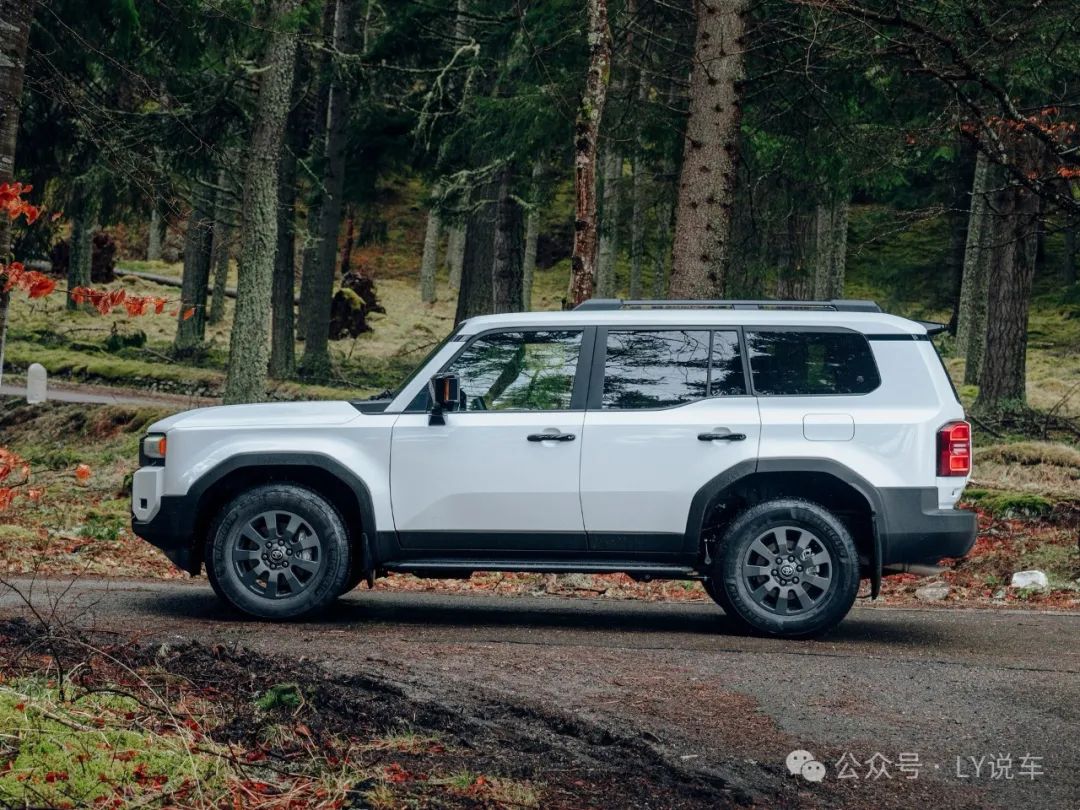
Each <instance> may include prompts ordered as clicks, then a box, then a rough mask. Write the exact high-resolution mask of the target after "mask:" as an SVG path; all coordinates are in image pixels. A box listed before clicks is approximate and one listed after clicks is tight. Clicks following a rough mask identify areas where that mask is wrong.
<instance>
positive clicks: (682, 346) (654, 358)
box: [602, 330, 745, 409]
mask: <svg viewBox="0 0 1080 810" xmlns="http://www.w3.org/2000/svg"><path fill="white" fill-rule="evenodd" d="M710 339H711V340H712V357H713V362H712V365H711V366H710V363H709V351H710V349H709V347H710ZM710 372H711V373H710ZM742 393H745V390H744V385H743V372H742V363H741V360H740V357H739V340H738V335H737V334H736V333H735V332H716V333H710V332H709V331H708V330H670V331H634V332H625V331H617V330H612V331H609V332H608V336H607V359H606V361H605V364H604V393H603V399H602V407H604V408H608V409H612V408H627V409H629V408H670V407H673V406H676V405H683V404H685V403H687V402H695V401H697V400H699V399H703V398H705V397H708V396H717V395H720V394H742Z"/></svg>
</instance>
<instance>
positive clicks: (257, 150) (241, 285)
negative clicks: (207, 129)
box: [225, 0, 300, 403]
mask: <svg viewBox="0 0 1080 810" xmlns="http://www.w3.org/2000/svg"><path fill="white" fill-rule="evenodd" d="M299 4H300V0H270V2H269V3H268V5H267V14H266V24H267V27H268V28H269V30H270V34H269V40H268V42H267V45H266V52H265V54H264V55H263V58H262V60H261V62H260V71H259V93H258V101H257V102H256V106H255V116H254V120H253V122H252V131H251V141H250V145H249V147H248V155H247V161H246V163H247V165H246V168H245V171H244V200H243V209H242V221H241V222H242V224H241V228H242V234H243V236H242V239H241V247H240V261H239V263H238V266H237V291H236V315H235V317H234V318H233V327H232V335H231V339H230V342H229V370H228V376H227V378H226V381H225V402H226V403H236V402H257V401H259V400H261V399H262V398H263V397H264V396H265V394H266V372H267V360H268V359H269V355H270V345H269V340H268V338H269V321H270V294H271V285H272V282H273V273H274V255H275V253H276V250H277V225H278V215H277V198H278V161H279V160H280V158H281V145H282V140H283V137H284V130H285V119H286V116H287V115H288V112H289V98H290V96H291V91H292V83H293V72H294V66H295V61H296V60H295V55H296V34H295V32H294V31H293V29H292V25H291V23H292V21H291V20H289V19H288V18H289V15H290V14H291V13H292V12H293V11H294V10H295V9H296V8H297V7H298V6H299Z"/></svg>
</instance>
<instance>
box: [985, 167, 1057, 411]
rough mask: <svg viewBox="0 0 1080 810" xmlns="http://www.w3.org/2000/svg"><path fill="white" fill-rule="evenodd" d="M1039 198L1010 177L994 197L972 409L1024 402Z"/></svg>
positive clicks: (995, 408)
mask: <svg viewBox="0 0 1080 810" xmlns="http://www.w3.org/2000/svg"><path fill="white" fill-rule="evenodd" d="M1041 208H1042V200H1041V198H1040V197H1038V196H1037V195H1035V194H1033V193H1031V192H1030V191H1028V190H1027V189H1025V188H1023V187H1021V186H1020V185H1019V184H1017V183H1016V182H1015V181H1012V180H1011V179H1010V180H1009V181H1007V182H1006V185H1005V186H1004V187H1003V188H1002V189H1001V190H1000V191H999V192H998V193H997V194H995V195H994V202H993V212H992V216H991V220H990V221H991V223H992V227H993V236H992V242H991V245H992V253H991V259H990V273H989V277H990V278H989V288H988V289H989V294H988V296H987V302H986V340H985V343H984V348H983V359H982V368H981V370H980V372H979V396H978V398H977V399H976V400H975V406H974V407H975V410H977V411H995V410H1001V409H1009V408H1019V407H1024V406H1025V405H1026V404H1027V393H1026V382H1027V377H1026V374H1027V331H1028V312H1029V309H1030V305H1031V285H1032V281H1033V279H1034V277H1035V254H1036V249H1037V243H1038V229H1039V218H1040V215H1041Z"/></svg>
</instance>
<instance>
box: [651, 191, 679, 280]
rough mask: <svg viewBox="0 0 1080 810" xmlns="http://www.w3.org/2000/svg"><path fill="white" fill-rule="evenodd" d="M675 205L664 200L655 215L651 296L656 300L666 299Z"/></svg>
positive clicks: (668, 200)
mask: <svg viewBox="0 0 1080 810" xmlns="http://www.w3.org/2000/svg"><path fill="white" fill-rule="evenodd" d="M674 217H675V204H674V202H673V201H672V200H670V199H668V198H666V196H665V199H664V201H663V202H661V203H660V204H659V205H658V206H657V214H656V237H655V241H656V254H655V255H654V257H653V279H652V296H653V298H656V299H658V300H659V299H661V298H667V297H668V279H667V271H668V259H669V257H670V256H671V237H670V234H671V233H672V232H673V230H674V225H675V223H674V221H673V220H674Z"/></svg>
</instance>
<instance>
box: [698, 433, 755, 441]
mask: <svg viewBox="0 0 1080 810" xmlns="http://www.w3.org/2000/svg"><path fill="white" fill-rule="evenodd" d="M697 437H698V440H699V441H703V442H741V441H744V440H745V439H746V434H745V433H699V434H698V436H697Z"/></svg>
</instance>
